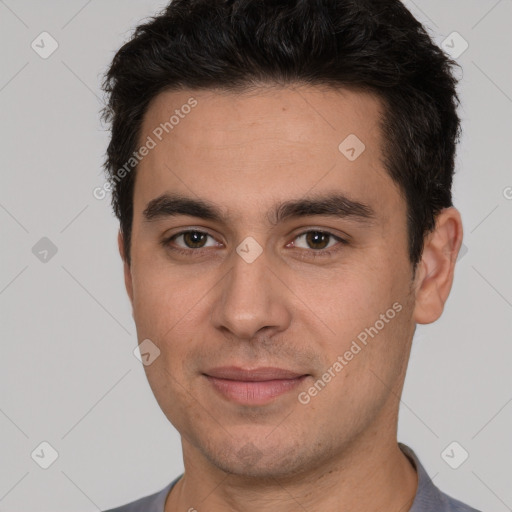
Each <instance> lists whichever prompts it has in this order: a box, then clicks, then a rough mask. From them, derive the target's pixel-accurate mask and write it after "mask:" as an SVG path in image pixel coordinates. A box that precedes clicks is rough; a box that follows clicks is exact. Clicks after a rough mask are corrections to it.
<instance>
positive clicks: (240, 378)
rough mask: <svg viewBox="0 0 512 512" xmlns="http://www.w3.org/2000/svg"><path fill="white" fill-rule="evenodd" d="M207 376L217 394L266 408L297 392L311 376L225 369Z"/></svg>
mask: <svg viewBox="0 0 512 512" xmlns="http://www.w3.org/2000/svg"><path fill="white" fill-rule="evenodd" d="M204 376H205V377H206V378H207V380H208V381H209V382H210V384H211V385H212V387H213V388H214V389H215V391H217V392H218V393H220V394H221V395H222V396H223V397H224V398H227V399H228V400H230V401H233V402H236V403H239V404H244V405H263V404H266V403H268V402H270V401H272V400H274V399H275V398H277V397H279V396H281V395H284V394H286V393H289V392H290V391H292V390H293V389H295V388H296V387H297V386H299V384H300V383H301V382H302V381H303V380H304V379H305V378H306V377H308V374H304V373H300V372H295V371H292V370H286V369H284V368H273V367H260V368H254V369H245V368H239V367H236V366H224V367H220V368H213V369H211V370H208V371H206V372H204Z"/></svg>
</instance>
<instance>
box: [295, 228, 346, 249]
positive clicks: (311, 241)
mask: <svg viewBox="0 0 512 512" xmlns="http://www.w3.org/2000/svg"><path fill="white" fill-rule="evenodd" d="M300 239H302V241H303V242H305V243H306V247H304V244H302V245H301V244H298V243H297V242H295V241H294V243H293V245H294V247H299V248H301V249H313V250H317V251H319V250H322V249H326V248H328V247H332V246H333V245H335V243H336V241H340V242H341V241H342V240H341V238H339V237H337V236H334V235H333V234H332V233H328V232H326V231H319V230H316V231H315V230H312V231H306V232H305V233H302V234H301V235H299V236H297V237H296V239H295V240H300ZM331 242H334V243H331Z"/></svg>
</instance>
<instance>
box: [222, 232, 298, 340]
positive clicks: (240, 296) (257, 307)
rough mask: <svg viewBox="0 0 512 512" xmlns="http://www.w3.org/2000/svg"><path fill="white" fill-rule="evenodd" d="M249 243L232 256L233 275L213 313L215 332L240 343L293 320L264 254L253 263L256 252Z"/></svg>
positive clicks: (227, 278) (283, 327)
mask: <svg viewBox="0 0 512 512" xmlns="http://www.w3.org/2000/svg"><path fill="white" fill-rule="evenodd" d="M250 243H251V242H250V241H249V242H248V244H247V245H245V244H244V242H242V243H241V244H240V246H239V247H238V249H237V252H236V253H233V255H232V267H231V271H230V272H228V275H227V276H226V279H224V280H222V284H221V287H222V288H221V295H220V297H219V300H217V301H216V302H215V304H214V306H213V308H214V311H213V313H212V321H213V322H214V326H215V327H216V328H218V329H227V330H229V331H230V332H231V333H232V334H233V335H234V336H236V337H238V338H240V339H242V338H243V339H251V338H252V337H253V336H254V335H255V334H256V333H257V332H258V331H259V330H260V329H262V328H264V327H266V328H272V329H274V330H282V329H285V328H286V326H287V323H288V322H289V319H290V312H289V311H288V309H287V305H286V303H285V300H286V299H285V297H284V296H283V290H281V289H280V283H279V281H278V280H276V279H275V277H274V276H273V273H272V272H271V271H270V269H269V268H268V266H269V265H270V264H271V262H270V261H269V258H268V257H267V255H266V254H265V253H264V252H263V251H260V253H259V254H258V255H257V256H256V257H255V258H254V259H253V257H254V256H255V253H254V252H253V253H252V255H251V257H248V255H250V253H251V251H254V250H255V247H251V245H250ZM244 250H245V252H244Z"/></svg>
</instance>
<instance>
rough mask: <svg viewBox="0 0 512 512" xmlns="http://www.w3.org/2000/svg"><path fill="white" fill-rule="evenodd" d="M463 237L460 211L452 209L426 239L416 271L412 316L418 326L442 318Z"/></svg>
mask: <svg viewBox="0 0 512 512" xmlns="http://www.w3.org/2000/svg"><path fill="white" fill-rule="evenodd" d="M462 235H463V230H462V220H461V217H460V213H459V211H458V210H457V209H455V208H454V207H453V206H451V207H449V208H445V209H443V210H441V212H440V213H439V214H438V215H437V218H436V227H435V229H434V231H433V232H431V233H429V235H428V236H427V237H426V240H425V244H424V248H423V254H422V257H421V261H420V262H419V263H418V268H417V270H416V277H415V284H414V287H415V296H416V304H415V307H414V314H413V316H414V320H415V322H416V323H418V324H430V323H432V322H435V321H436V320H437V319H438V318H439V317H440V316H441V314H442V312H443V309H444V304H445V302H446V300H447V299H448V295H449V294H450V290H451V287H452V283H453V275H454V271H455V263H456V261H457V255H458V254H459V249H460V247H461V245H462Z"/></svg>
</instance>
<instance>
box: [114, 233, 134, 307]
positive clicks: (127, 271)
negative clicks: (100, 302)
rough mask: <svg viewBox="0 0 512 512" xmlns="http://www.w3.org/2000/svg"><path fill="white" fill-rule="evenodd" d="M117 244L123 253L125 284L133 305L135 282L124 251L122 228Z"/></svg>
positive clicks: (120, 252) (121, 253)
mask: <svg viewBox="0 0 512 512" xmlns="http://www.w3.org/2000/svg"><path fill="white" fill-rule="evenodd" d="M117 246H118V247H119V254H120V255H121V259H122V260H123V266H124V285H125V287H126V292H127V293H128V297H130V302H131V303H132V306H133V283H132V271H131V269H130V264H129V263H128V261H127V259H126V255H125V253H124V238H123V234H122V232H121V230H119V234H118V235H117Z"/></svg>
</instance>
